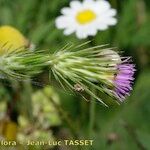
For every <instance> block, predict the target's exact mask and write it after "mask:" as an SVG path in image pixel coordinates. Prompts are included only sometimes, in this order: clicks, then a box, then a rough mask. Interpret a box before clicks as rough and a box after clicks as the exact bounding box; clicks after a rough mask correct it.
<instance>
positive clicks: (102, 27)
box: [97, 23, 108, 31]
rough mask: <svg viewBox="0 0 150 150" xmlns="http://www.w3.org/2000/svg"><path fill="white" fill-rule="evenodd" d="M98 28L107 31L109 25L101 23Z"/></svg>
mask: <svg viewBox="0 0 150 150" xmlns="http://www.w3.org/2000/svg"><path fill="white" fill-rule="evenodd" d="M97 28H98V29H99V30H102V31H103V30H106V29H108V25H107V24H106V23H99V25H97Z"/></svg>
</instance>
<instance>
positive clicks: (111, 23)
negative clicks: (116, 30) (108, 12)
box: [107, 18, 117, 25]
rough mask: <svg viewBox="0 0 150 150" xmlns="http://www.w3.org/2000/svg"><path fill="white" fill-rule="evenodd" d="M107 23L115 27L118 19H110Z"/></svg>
mask: <svg viewBox="0 0 150 150" xmlns="http://www.w3.org/2000/svg"><path fill="white" fill-rule="evenodd" d="M107 23H108V24H109V25H115V24H116V23H117V19H116V18H108V19H107Z"/></svg>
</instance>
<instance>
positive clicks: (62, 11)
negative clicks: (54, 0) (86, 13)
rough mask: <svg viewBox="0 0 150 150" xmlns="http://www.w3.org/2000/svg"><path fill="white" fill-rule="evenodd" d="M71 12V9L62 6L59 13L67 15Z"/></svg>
mask: <svg viewBox="0 0 150 150" xmlns="http://www.w3.org/2000/svg"><path fill="white" fill-rule="evenodd" d="M71 12H72V10H71V9H70V8H68V7H64V8H62V9H61V13H62V14H63V15H68V14H70V13H71Z"/></svg>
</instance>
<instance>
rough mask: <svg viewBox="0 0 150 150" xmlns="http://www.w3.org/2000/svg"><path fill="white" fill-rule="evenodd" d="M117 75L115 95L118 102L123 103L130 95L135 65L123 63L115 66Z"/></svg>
mask: <svg viewBox="0 0 150 150" xmlns="http://www.w3.org/2000/svg"><path fill="white" fill-rule="evenodd" d="M117 69H118V73H117V75H116V77H115V80H114V84H115V93H116V94H117V97H118V98H119V100H120V101H124V99H125V97H126V96H127V95H129V94H130V91H131V90H132V83H133V80H134V77H133V76H134V73H135V65H134V64H130V63H128V60H127V61H124V62H123V63H122V64H119V65H117Z"/></svg>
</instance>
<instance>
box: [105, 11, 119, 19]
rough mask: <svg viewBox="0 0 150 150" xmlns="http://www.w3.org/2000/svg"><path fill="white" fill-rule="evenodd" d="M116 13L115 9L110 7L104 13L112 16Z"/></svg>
mask: <svg viewBox="0 0 150 150" xmlns="http://www.w3.org/2000/svg"><path fill="white" fill-rule="evenodd" d="M116 14H117V11H116V10H115V9H110V10H109V11H107V12H106V13H105V15H107V16H109V17H113V16H115V15H116Z"/></svg>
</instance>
